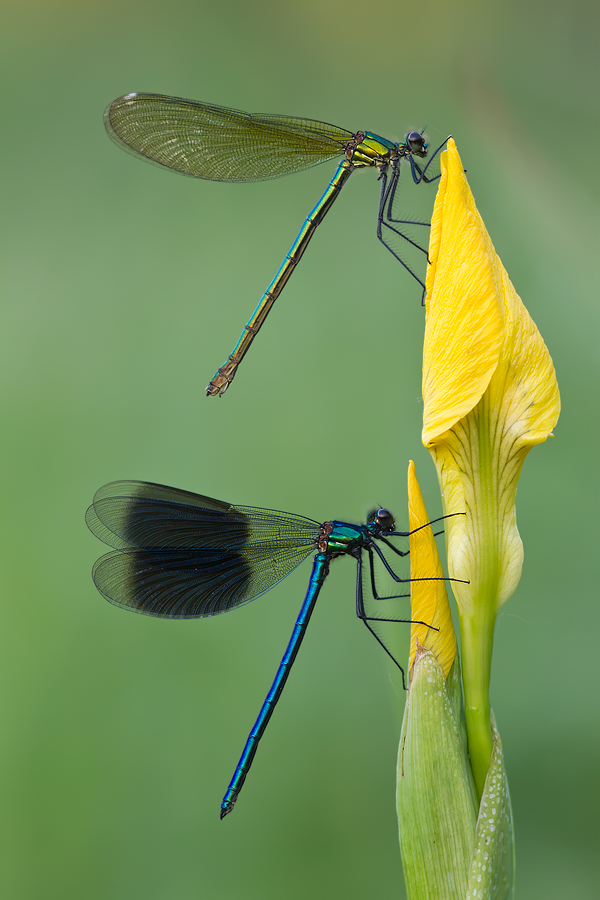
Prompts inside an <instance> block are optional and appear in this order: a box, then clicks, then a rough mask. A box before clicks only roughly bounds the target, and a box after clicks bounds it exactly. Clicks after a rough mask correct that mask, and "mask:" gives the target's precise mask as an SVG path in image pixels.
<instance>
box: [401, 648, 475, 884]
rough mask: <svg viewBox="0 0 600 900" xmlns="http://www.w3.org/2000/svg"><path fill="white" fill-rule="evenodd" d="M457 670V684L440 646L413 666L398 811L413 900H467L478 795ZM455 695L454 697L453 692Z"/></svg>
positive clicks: (419, 656)
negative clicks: (464, 733) (443, 661)
mask: <svg viewBox="0 0 600 900" xmlns="http://www.w3.org/2000/svg"><path fill="white" fill-rule="evenodd" d="M456 676H459V673H458V669H457V670H456V671H455V672H454V675H453V673H452V671H451V672H450V676H449V682H450V685H451V688H452V689H451V691H449V690H448V688H447V686H446V681H445V679H444V674H443V671H442V669H441V667H440V665H439V663H438V661H437V659H436V657H435V656H434V654H433V653H431V652H429V651H426V650H423V649H422V648H420V650H419V652H418V653H417V656H416V657H415V663H414V666H413V671H412V678H411V683H410V687H409V691H408V698H407V703H406V709H405V712H404V721H403V723H402V736H401V739H400V751H399V755H398V818H399V822H400V847H401V851H402V860H403V866H404V877H405V881H406V889H407V893H408V897H409V898H410V900H465V898H466V896H467V883H468V875H469V870H470V866H471V858H472V854H473V846H474V843H475V835H476V825H477V800H476V795H475V788H474V784H473V777H472V774H471V769H470V766H469V762H468V759H467V753H466V745H465V742H464V739H463V736H462V734H461V726H460V693H459V692H458V691H457V690H456V689H455V681H456ZM451 695H452V699H451Z"/></svg>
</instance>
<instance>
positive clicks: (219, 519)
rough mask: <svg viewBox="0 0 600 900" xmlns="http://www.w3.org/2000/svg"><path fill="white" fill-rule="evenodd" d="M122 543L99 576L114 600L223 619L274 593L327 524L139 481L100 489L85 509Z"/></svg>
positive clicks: (94, 525) (101, 564)
mask: <svg viewBox="0 0 600 900" xmlns="http://www.w3.org/2000/svg"><path fill="white" fill-rule="evenodd" d="M86 521H87V523H88V525H89V527H90V529H91V531H92V532H93V533H94V534H95V535H96V537H99V538H100V540H102V541H104V542H105V543H107V544H109V545H110V546H112V547H115V548H116V551H117V552H114V553H109V554H107V555H106V556H103V557H102V558H101V559H99V560H98V562H97V563H96V565H95V566H94V569H93V573H92V574H93V578H94V582H95V584H96V587H97V588H98V590H99V591H100V593H101V594H102V595H103V596H104V597H106V599H107V600H109V601H110V602H111V603H114V604H116V605H117V606H121V607H123V608H125V609H132V610H135V611H136V612H141V613H145V614H146V615H151V616H159V617H162V618H198V617H203V616H214V615H217V614H218V613H222V612H226V611H227V610H229V609H233V608H235V607H237V606H240V605H241V604H242V603H247V602H248V601H250V600H253V599H254V598H255V597H258V596H259V595H260V594H263V593H264V592H265V591H268V590H269V588H271V587H273V585H274V584H276V583H277V582H278V581H280V580H281V579H282V578H285V576H286V575H288V574H289V573H290V572H291V571H292V569H294V568H295V567H296V566H297V565H299V563H301V562H302V561H303V560H304V559H305V558H306V557H307V556H308V555H309V554H310V553H312V552H313V551H314V550H315V549H316V548H315V540H316V538H317V537H318V534H319V523H318V522H314V521H312V520H311V519H305V518H304V517H302V516H290V515H288V514H287V513H281V512H277V511H275V510H264V509H254V508H251V507H235V506H232V505H231V504H228V503H223V502H222V501H220V500H214V499H212V498H210V497H203V496H200V495H198V494H192V493H189V492H188V491H179V490H177V489H176V488H169V487H165V486H164V485H157V484H150V483H147V482H140V481H120V482H113V483H112V484H109V485H106V486H105V487H103V488H101V489H100V491H98V493H97V494H96V496H95V498H94V503H93V504H92V506H91V507H90V508H89V510H88V512H87V514H86Z"/></svg>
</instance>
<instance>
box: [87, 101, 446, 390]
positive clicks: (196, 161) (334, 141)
mask: <svg viewBox="0 0 600 900" xmlns="http://www.w3.org/2000/svg"><path fill="white" fill-rule="evenodd" d="M104 121H105V125H106V129H107V131H108V133H109V135H110V136H111V138H113V140H114V141H115V142H116V143H117V144H118V145H119V146H121V147H124V148H125V149H126V150H128V151H131V152H133V153H134V154H135V155H137V156H141V157H142V158H143V159H146V160H148V161H150V162H153V163H156V164H158V165H160V166H164V167H165V168H167V169H172V170H173V171H175V172H180V173H182V174H183V175H191V176H192V177H194V178H204V179H208V180H210V181H232V182H233V181H263V180H266V179H269V178H278V177H279V176H281V175H287V174H289V173H291V172H298V171H300V170H302V169H307V168H309V167H311V166H314V165H317V164H318V163H322V162H325V161H326V160H328V159H334V158H335V157H336V156H343V157H344V158H343V160H342V162H341V163H340V164H339V166H338V168H337V170H336V172H335V174H334V176H333V178H332V179H331V181H330V182H329V184H328V186H327V189H326V190H325V192H324V194H323V196H322V197H321V198H320V200H319V202H318V203H317V205H316V206H315V207H314V209H313V210H312V211H311V212H310V213H309V215H308V216H307V218H306V220H305V222H304V225H303V226H302V228H301V229H300V232H299V234H298V236H297V238H296V240H295V241H294V243H293V244H292V247H291V248H290V250H289V252H288V254H287V256H286V257H285V259H284V261H283V263H282V264H281V266H280V267H279V270H278V271H277V273H276V275H275V277H274V278H273V280H272V281H271V283H270V284H269V286H268V288H267V290H266V291H265V293H264V294H263V296H262V297H261V299H260V301H259V303H258V306H257V307H256V309H255V310H254V312H253V313H252V316H251V317H250V319H249V321H248V323H247V324H246V326H245V327H244V330H243V332H242V335H241V337H240V339H239V341H238V343H237V344H236V346H235V348H234V350H233V352H232V353H231V354H230V356H229V357H228V359H227V361H226V362H225V364H224V365H223V366H221V368H220V369H218V371H217V372H216V373H215V376H214V378H213V379H212V381H211V382H210V383H209V384H208V386H207V388H206V393H207V395H208V396H218V395H221V394H223V393H224V392H225V391H226V390H227V388H228V387H229V385H230V384H231V382H232V380H233V378H234V375H235V373H236V371H237V368H238V366H239V364H240V363H241V361H242V359H243V358H244V356H245V355H246V353H247V352H248V349H249V347H250V344H251V343H252V341H253V340H254V338H255V337H256V335H257V334H258V332H259V330H260V328H261V327H262V325H263V323H264V321H265V319H266V317H267V315H268V314H269V312H270V310H271V307H272V306H273V304H274V303H275V300H276V299H277V297H278V296H279V294H280V293H281V291H282V290H283V287H284V286H285V284H286V282H287V280H288V278H289V277H290V275H291V274H292V272H293V270H294V268H295V266H296V265H297V264H298V262H299V261H300V258H301V257H302V255H303V253H304V251H305V250H306V247H307V246H308V243H309V241H310V239H311V238H312V236H313V234H314V232H315V230H316V228H317V226H318V225H319V224H320V223H321V222H322V221H323V219H324V217H325V215H326V214H327V213H328V212H329V210H330V209H331V206H332V205H333V202H334V201H335V199H336V198H337V196H338V195H339V192H340V190H341V188H342V187H343V186H344V184H345V183H346V181H347V180H348V178H349V177H350V175H351V174H352V172H353V171H354V170H355V169H361V168H368V167H370V168H375V169H376V170H377V171H378V172H379V173H380V179H381V192H380V198H379V210H378V216H377V237H378V238H379V240H380V241H381V242H382V243H383V244H384V246H385V247H387V249H388V250H389V251H390V252H391V253H392V254H393V256H394V257H395V258H396V259H397V260H398V261H399V262H400V263H402V265H403V266H404V268H405V269H406V270H407V271H408V272H409V273H410V274H411V275H412V276H413V278H415V279H416V281H417V282H418V283H419V285H420V286H421V288H422V291H423V294H422V297H424V295H425V284H424V282H423V281H422V280H421V279H420V278H419V277H418V276H417V275H416V274H415V273H414V272H413V270H412V269H411V268H410V267H409V266H408V264H407V263H406V262H405V261H404V260H403V259H402V258H401V256H400V255H399V254H398V253H397V252H396V251H395V250H394V249H393V248H392V246H391V245H390V243H389V240H390V238H391V236H392V234H395V235H397V236H398V237H400V238H402V239H403V240H404V241H407V242H408V243H409V244H411V245H412V246H413V247H416V248H417V249H418V250H420V251H422V253H423V254H424V255H425V258H427V250H426V249H425V248H424V247H421V246H420V244H418V243H417V242H416V241H413V240H412V239H411V238H410V237H409V236H408V235H407V234H406V233H405V232H404V231H403V230H401V229H400V228H398V227H397V226H398V225H404V226H406V225H424V226H427V224H428V223H425V222H413V221H410V220H408V219H396V218H394V216H393V205H394V199H395V196H396V189H397V187H398V179H399V176H400V163H401V162H402V161H406V162H408V163H409V164H410V169H411V173H412V178H413V181H414V182H415V184H419V183H420V182H421V181H425V182H428V183H429V182H431V181H433V180H435V178H429V177H428V176H427V169H428V167H429V166H430V165H431V163H432V161H433V160H434V159H435V157H436V156H437V154H438V152H439V151H440V150H441V148H442V147H443V146H444V144H445V141H444V144H441V145H440V147H438V148H437V150H436V151H435V153H434V154H433V156H432V157H431V159H430V160H429V162H428V163H427V165H426V166H424V167H423V168H421V166H419V164H418V163H417V162H416V158H420V159H424V158H425V157H426V155H427V149H428V148H427V142H426V140H425V138H424V137H423V134H421V133H420V132H418V131H411V132H410V133H409V134H407V136H406V139H405V141H404V142H400V143H395V142H393V141H390V140H388V139H387V138H384V137H381V136H380V135H377V134H374V133H372V132H370V131H357V132H351V131H346V130H345V129H343V128H337V127H336V126H335V125H329V124H328V123H326V122H318V121H316V120H314V119H302V118H294V117H292V116H271V115H250V114H249V113H246V112H241V111H240V110H236V109H227V108H226V107H224V106H215V105H213V104H210V103H201V102H198V101H195V100H184V99H181V98H179V97H167V96H164V95H162V94H143V93H134V94H127V95H125V96H123V97H119V98H118V99H117V100H114V101H113V102H112V103H111V104H110V106H109V107H108V109H107V110H106V112H105V114H104Z"/></svg>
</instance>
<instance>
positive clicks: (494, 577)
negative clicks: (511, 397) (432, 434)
mask: <svg viewBox="0 0 600 900" xmlns="http://www.w3.org/2000/svg"><path fill="white" fill-rule="evenodd" d="M490 414H491V410H490V403H489V397H488V394H487V392H486V393H485V394H484V395H483V397H482V398H481V401H480V403H479V405H478V407H476V409H475V410H473V412H472V413H471V415H470V416H468V417H467V418H468V419H469V420H470V421H469V426H470V429H471V440H472V446H473V448H474V449H475V448H476V450H475V453H474V459H473V463H474V464H473V468H472V471H471V473H470V474H471V479H472V491H473V509H474V510H476V516H475V522H474V524H473V528H474V535H473V537H474V542H473V552H474V561H475V565H474V567H473V577H472V580H471V585H470V593H471V596H470V598H469V603H468V604H465V606H464V607H463V613H462V615H461V616H460V632H461V654H462V667H463V688H464V694H465V719H466V725H467V740H468V746H469V755H470V757H471V769H472V771H473V778H474V779H475V787H476V788H477V792H478V794H479V798H480V799H481V795H482V794H483V789H484V786H485V779H486V775H487V771H488V768H489V764H490V759H491V756H492V748H493V739H492V729H491V712H490V700H489V687H490V671H491V666H492V645H493V641H494V624H495V622H496V611H497V600H498V585H499V580H500V559H499V554H500V533H499V514H498V484H497V481H498V476H497V469H498V459H497V448H496V447H495V446H494V441H493V440H491V433H492V432H493V431H494V429H492V428H491V424H490Z"/></svg>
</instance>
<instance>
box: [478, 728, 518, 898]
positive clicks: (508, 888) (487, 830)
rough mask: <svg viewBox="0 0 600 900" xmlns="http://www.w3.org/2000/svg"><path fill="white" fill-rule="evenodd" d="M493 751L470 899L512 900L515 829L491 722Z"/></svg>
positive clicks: (479, 827) (479, 820)
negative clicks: (510, 899)
mask: <svg viewBox="0 0 600 900" xmlns="http://www.w3.org/2000/svg"><path fill="white" fill-rule="evenodd" d="M492 735H493V738H494V749H493V750H492V759H491V761H490V767H489V769H488V773H487V777H486V780H485V788H484V791H483V796H482V798H481V806H480V808H479V818H478V819H477V831H476V834H475V845H474V850H473V858H472V860H471V867H470V871H469V886H468V891H467V898H468V900H488V898H489V900H509V898H510V897H512V895H513V872H514V829H513V821H512V809H511V805H510V795H509V792H508V781H507V779H506V772H505V770H504V758H503V755H502V743H501V741H500V735H499V734H498V732H497V730H496V728H495V724H494V722H492Z"/></svg>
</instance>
